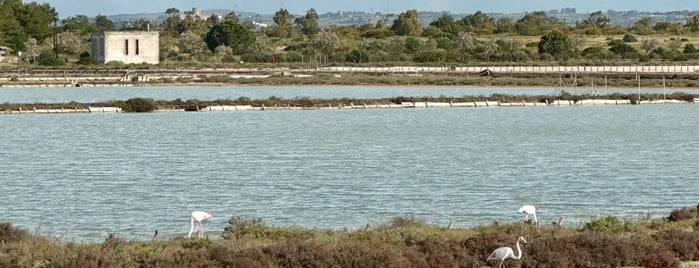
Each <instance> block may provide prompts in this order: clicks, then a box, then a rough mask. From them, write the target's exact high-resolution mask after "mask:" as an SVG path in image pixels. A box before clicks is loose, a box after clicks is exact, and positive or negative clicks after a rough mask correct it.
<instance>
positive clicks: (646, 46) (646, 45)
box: [641, 38, 659, 55]
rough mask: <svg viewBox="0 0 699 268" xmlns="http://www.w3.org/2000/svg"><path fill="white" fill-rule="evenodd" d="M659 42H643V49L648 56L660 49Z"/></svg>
mask: <svg viewBox="0 0 699 268" xmlns="http://www.w3.org/2000/svg"><path fill="white" fill-rule="evenodd" d="M658 45H659V42H658V40H656V39H653V38H651V39H643V40H641V49H642V50H643V51H645V52H646V55H648V54H649V53H650V52H651V51H653V50H655V49H656V48H658Z"/></svg>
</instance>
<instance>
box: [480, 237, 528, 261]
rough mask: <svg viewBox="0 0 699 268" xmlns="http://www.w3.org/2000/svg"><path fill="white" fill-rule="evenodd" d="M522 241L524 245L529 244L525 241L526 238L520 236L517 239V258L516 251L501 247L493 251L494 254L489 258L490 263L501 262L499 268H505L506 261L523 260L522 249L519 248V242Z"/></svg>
mask: <svg viewBox="0 0 699 268" xmlns="http://www.w3.org/2000/svg"><path fill="white" fill-rule="evenodd" d="M520 241H522V243H525V244H526V243H527V240H524V237H522V236H520V237H519V238H517V256H515V253H514V251H513V250H512V248H511V247H499V248H497V249H495V251H493V253H491V254H490V256H488V259H487V260H486V261H487V262H488V261H492V260H500V265H498V268H503V267H505V265H503V263H504V262H505V259H513V260H519V259H521V258H522V249H520V248H519V242H520Z"/></svg>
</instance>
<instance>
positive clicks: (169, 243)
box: [0, 208, 699, 267]
mask: <svg viewBox="0 0 699 268" xmlns="http://www.w3.org/2000/svg"><path fill="white" fill-rule="evenodd" d="M518 236H524V237H526V239H527V241H528V242H529V243H527V244H526V245H524V247H523V258H522V259H521V260H508V261H507V264H508V267H624V266H643V267H679V265H680V264H681V262H686V261H696V260H699V218H697V209H696V208H681V209H677V210H675V211H673V212H672V213H671V214H670V216H668V217H667V218H663V219H653V220H651V219H649V218H644V219H640V220H636V221H628V220H622V219H619V218H617V217H614V216H609V217H603V218H597V219H592V220H591V221H590V222H587V223H585V224H583V226H581V227H570V228H568V227H565V226H558V225H553V226H539V227H536V226H534V225H531V224H524V223H520V222H518V223H493V224H490V225H487V226H478V227H474V228H469V229H455V228H448V227H441V226H434V225H429V224H426V223H425V222H423V221H421V220H419V219H415V218H410V217H398V218H395V219H393V220H392V221H391V222H389V223H386V224H382V225H379V226H368V228H366V229H362V230H356V231H347V230H341V231H335V230H310V229H302V228H287V227H274V226H268V225H266V224H265V223H264V222H263V221H262V220H261V219H258V218H246V217H238V216H235V217H231V219H230V221H229V224H228V226H227V227H226V228H225V230H224V232H223V235H222V237H221V238H206V239H182V238H176V239H173V240H162V241H148V242H144V241H125V240H123V239H120V238H118V237H117V236H115V235H113V234H110V235H108V236H107V237H106V239H105V241H104V242H102V243H94V244H77V243H72V242H63V241H59V240H57V239H52V238H48V237H41V236H36V235H32V234H31V233H29V232H27V231H25V230H21V229H18V228H15V227H12V225H11V224H10V223H2V224H0V267H483V266H487V265H494V266H496V265H497V263H493V262H491V263H486V261H485V259H486V257H487V256H488V254H489V253H490V252H491V251H492V250H493V249H495V248H497V247H500V246H504V245H505V246H513V244H514V242H515V240H516V238H517V237H518Z"/></svg>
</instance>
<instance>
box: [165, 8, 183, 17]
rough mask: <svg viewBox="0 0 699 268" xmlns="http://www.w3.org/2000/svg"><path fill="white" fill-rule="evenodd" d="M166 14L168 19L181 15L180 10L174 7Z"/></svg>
mask: <svg viewBox="0 0 699 268" xmlns="http://www.w3.org/2000/svg"><path fill="white" fill-rule="evenodd" d="M165 14H166V15H167V16H168V17H173V16H179V15H180V10H179V9H177V8H174V7H171V8H168V9H166V10H165Z"/></svg>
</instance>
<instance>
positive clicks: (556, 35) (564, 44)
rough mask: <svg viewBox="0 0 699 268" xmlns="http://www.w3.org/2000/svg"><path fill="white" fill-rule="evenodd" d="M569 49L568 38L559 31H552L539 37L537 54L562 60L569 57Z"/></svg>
mask: <svg viewBox="0 0 699 268" xmlns="http://www.w3.org/2000/svg"><path fill="white" fill-rule="evenodd" d="M571 47H572V46H571V43H570V40H569V39H568V36H567V35H566V34H564V33H563V32H561V31H560V30H553V31H550V32H548V33H547V34H545V35H543V36H541V39H540V40H539V45H538V48H539V54H544V53H547V54H549V55H551V56H554V57H556V58H558V59H563V60H565V59H566V58H567V56H569V51H570V49H571Z"/></svg>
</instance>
